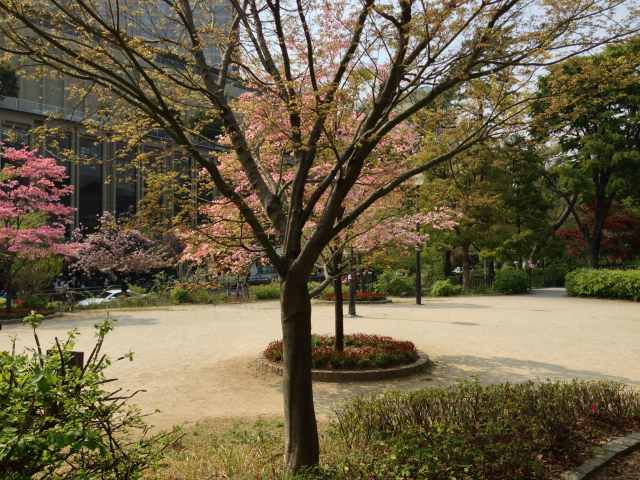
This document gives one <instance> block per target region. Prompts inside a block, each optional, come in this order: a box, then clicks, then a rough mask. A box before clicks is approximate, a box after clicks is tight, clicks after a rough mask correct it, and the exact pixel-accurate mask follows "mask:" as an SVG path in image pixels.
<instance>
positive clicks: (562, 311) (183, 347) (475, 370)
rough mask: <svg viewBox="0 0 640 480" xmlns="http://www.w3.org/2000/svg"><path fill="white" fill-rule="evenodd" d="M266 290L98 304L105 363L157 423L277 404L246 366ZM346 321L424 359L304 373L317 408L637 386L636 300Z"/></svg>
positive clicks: (80, 320)
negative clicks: (397, 366) (426, 394)
mask: <svg viewBox="0 0 640 480" xmlns="http://www.w3.org/2000/svg"><path fill="white" fill-rule="evenodd" d="M279 314H280V312H279V305H278V303H277V302H275V301H270V302H255V303H245V304H222V305H214V306H179V307H169V308H158V309H141V310H126V311H125V310H120V311H112V312H110V316H111V318H114V319H117V320H118V322H117V327H116V329H115V330H114V331H113V332H112V333H111V334H110V335H109V337H108V338H107V341H106V343H105V349H106V352H107V353H108V354H109V355H110V356H111V357H112V358H116V357H118V356H120V355H122V354H124V353H127V352H129V351H133V352H134V361H133V362H129V361H128V360H123V361H120V362H114V365H113V366H112V367H111V368H110V370H109V373H110V374H111V375H112V376H114V377H117V378H118V379H119V380H118V383H119V386H121V387H123V388H125V389H127V390H130V391H133V390H138V389H144V390H145V391H144V392H141V393H140V394H139V395H138V396H137V397H136V398H137V400H136V401H137V403H138V404H139V405H140V406H141V407H142V408H143V410H144V411H146V412H152V411H154V410H156V409H157V410H159V412H158V413H155V414H154V415H153V416H151V417H150V419H149V421H150V423H152V424H154V425H155V426H156V427H159V428H165V427H169V426H171V425H174V424H189V423H195V422H198V421H201V420H205V419H208V418H226V417H245V418H247V417H249V418H251V417H259V416H277V415H281V412H282V397H281V391H280V379H279V377H277V376H275V375H274V374H272V373H268V372H261V371H258V369H257V368H256V358H257V357H258V355H259V353H260V352H261V350H262V349H263V348H264V347H265V346H266V345H267V344H268V343H269V342H270V341H272V340H274V339H276V338H279V336H280V318H279ZM105 316H106V311H86V312H78V313H73V314H68V315H65V316H64V317H61V318H56V319H51V320H47V321H46V322H45V323H44V324H43V325H42V327H41V329H40V336H41V340H42V341H43V342H45V343H47V344H48V343H49V342H51V341H53V338H54V337H56V336H57V337H59V338H63V337H64V336H65V332H66V331H68V330H70V329H72V328H77V329H78V330H79V331H80V333H81V336H80V339H79V341H78V348H77V349H79V350H84V351H87V350H89V349H90V347H91V344H92V341H93V325H94V324H95V323H97V321H99V320H101V319H103V318H105ZM332 325H333V306H332V305H329V304H321V303H319V304H315V305H314V307H313V330H314V332H315V333H331V331H332ZM345 330H346V332H347V333H355V332H365V333H376V334H383V335H390V336H393V337H395V338H397V339H404V340H411V341H413V342H414V343H415V344H416V346H417V347H418V349H420V350H422V351H423V352H425V353H427V354H428V355H429V356H430V357H431V359H432V360H433V361H434V367H433V368H432V369H430V370H428V371H425V372H424V373H422V374H420V375H417V376H413V377H410V378H406V379H398V380H394V381H387V382H368V383H360V384H328V383H316V384H315V385H314V394H315V398H316V408H317V410H318V414H319V416H320V417H325V418H326V417H328V416H330V415H331V413H332V412H333V410H334V408H335V407H336V406H337V405H338V404H339V403H340V401H341V400H343V399H346V398H349V397H352V396H354V395H359V394H367V393H375V392H378V391H382V390H386V389H417V388H423V387H429V386H440V385H449V384H452V383H456V382H458V381H462V380H469V379H473V378H476V379H478V380H479V381H480V382H502V381H511V382H519V381H525V380H529V379H533V380H544V379H547V378H549V379H565V380H568V379H574V378H577V379H582V380H585V379H605V380H614V381H619V382H623V383H626V384H629V385H630V386H632V387H634V388H640V368H638V365H640V344H639V343H638V341H637V339H638V338H640V305H638V304H637V303H634V302H624V301H614V300H594V299H579V298H569V297H567V296H566V295H565V293H564V290H562V289H544V290H537V291H534V292H533V293H532V294H529V295H522V296H473V297H464V296H463V297H453V298H428V299H425V302H424V305H422V306H416V305H415V304H413V302H412V301H411V300H409V299H394V303H392V304H386V305H359V306H358V317H357V318H349V317H346V319H345ZM11 337H17V344H18V348H21V347H22V346H24V345H30V344H31V332H30V329H29V328H27V327H25V326H23V325H6V326H4V328H3V330H2V332H0V350H4V349H7V347H8V345H9V342H10V338H11Z"/></svg>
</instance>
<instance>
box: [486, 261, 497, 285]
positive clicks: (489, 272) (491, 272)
mask: <svg viewBox="0 0 640 480" xmlns="http://www.w3.org/2000/svg"><path fill="white" fill-rule="evenodd" d="M495 276H496V270H495V264H494V261H493V258H487V259H486V260H485V261H484V279H485V282H487V284H491V282H493V280H494V278H495Z"/></svg>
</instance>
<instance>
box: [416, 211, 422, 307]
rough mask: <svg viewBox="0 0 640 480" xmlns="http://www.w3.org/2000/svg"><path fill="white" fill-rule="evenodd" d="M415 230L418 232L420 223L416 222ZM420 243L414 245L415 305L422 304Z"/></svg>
mask: <svg viewBox="0 0 640 480" xmlns="http://www.w3.org/2000/svg"><path fill="white" fill-rule="evenodd" d="M416 231H417V232H418V234H419V233H420V223H417V224H416ZM420 263H421V262H420V245H416V305H422V266H421V264H420Z"/></svg>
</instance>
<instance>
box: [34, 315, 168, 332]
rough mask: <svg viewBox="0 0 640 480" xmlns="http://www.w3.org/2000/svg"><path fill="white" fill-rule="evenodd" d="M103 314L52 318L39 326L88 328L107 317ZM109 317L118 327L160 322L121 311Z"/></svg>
mask: <svg viewBox="0 0 640 480" xmlns="http://www.w3.org/2000/svg"><path fill="white" fill-rule="evenodd" d="M102 313H103V315H95V316H93V317H90V318H78V319H75V318H73V317H71V318H65V319H64V320H57V319H50V320H47V321H45V322H42V325H40V327H38V330H60V329H64V330H72V329H74V328H87V327H90V326H92V325H96V324H98V323H100V322H102V321H103V320H105V319H106V318H107V312H102ZM109 318H111V319H112V320H115V321H116V327H118V328H120V327H137V326H147V325H149V326H150V325H156V324H158V323H159V321H158V320H157V319H154V318H140V317H133V316H131V315H126V314H120V313H110V314H109Z"/></svg>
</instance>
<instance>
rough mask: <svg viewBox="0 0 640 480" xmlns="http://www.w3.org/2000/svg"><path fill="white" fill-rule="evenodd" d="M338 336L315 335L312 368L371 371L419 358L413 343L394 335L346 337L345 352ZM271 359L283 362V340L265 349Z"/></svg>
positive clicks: (355, 335) (408, 362) (404, 363)
mask: <svg viewBox="0 0 640 480" xmlns="http://www.w3.org/2000/svg"><path fill="white" fill-rule="evenodd" d="M334 344H335V337H333V336H328V335H313V338H312V351H311V361H312V364H311V366H312V368H313V369H318V370H326V369H330V370H359V369H360V370H367V369H372V368H375V369H380V368H390V367H395V366H398V365H408V364H410V363H413V362H415V361H416V360H418V352H417V350H416V346H415V345H414V344H413V343H412V342H403V341H399V340H394V339H393V338H391V337H381V336H378V335H366V334H363V333H357V334H353V335H345V336H344V351H343V352H336V351H335V348H334ZM264 356H265V357H266V359H267V360H270V361H272V362H275V363H280V362H282V340H277V341H275V342H271V343H270V344H269V345H268V346H267V348H266V349H265V351H264Z"/></svg>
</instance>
